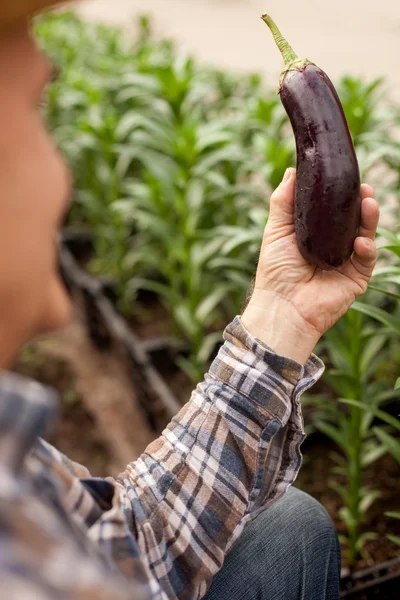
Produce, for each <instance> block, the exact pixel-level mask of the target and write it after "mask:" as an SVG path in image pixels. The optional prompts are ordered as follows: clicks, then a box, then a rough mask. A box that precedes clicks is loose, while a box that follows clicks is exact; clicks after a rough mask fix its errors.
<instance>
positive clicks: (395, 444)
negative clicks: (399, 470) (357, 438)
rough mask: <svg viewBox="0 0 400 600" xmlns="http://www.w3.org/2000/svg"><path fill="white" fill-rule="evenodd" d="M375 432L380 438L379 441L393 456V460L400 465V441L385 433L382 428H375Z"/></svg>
mask: <svg viewBox="0 0 400 600" xmlns="http://www.w3.org/2000/svg"><path fill="white" fill-rule="evenodd" d="M373 431H374V433H375V435H376V436H377V437H378V439H379V440H380V441H381V442H382V444H383V445H384V446H385V447H386V448H387V450H388V451H389V452H390V454H391V455H392V456H393V458H394V459H395V460H397V462H398V463H400V440H398V439H396V438H394V437H393V436H391V435H390V434H388V433H386V431H384V430H383V429H381V428H380V427H374V429H373Z"/></svg>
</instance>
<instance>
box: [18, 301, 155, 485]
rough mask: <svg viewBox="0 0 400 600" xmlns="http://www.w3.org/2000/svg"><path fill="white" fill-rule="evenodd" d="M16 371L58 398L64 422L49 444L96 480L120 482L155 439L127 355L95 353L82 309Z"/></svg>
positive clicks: (27, 353) (28, 352) (30, 351)
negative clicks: (51, 390)
mask: <svg viewBox="0 0 400 600" xmlns="http://www.w3.org/2000/svg"><path fill="white" fill-rule="evenodd" d="M13 370H15V371H17V372H19V373H21V374H23V375H25V376H28V377H32V378H34V379H36V380H38V381H40V382H42V383H44V384H47V385H50V386H52V387H53V388H55V389H56V390H57V391H58V392H59V394H60V413H61V419H60V420H59V422H58V423H57V424H56V426H55V428H54V429H53V431H52V432H51V434H50V435H49V437H48V439H49V441H50V442H51V443H52V444H54V445H55V446H56V447H57V448H58V449H59V450H60V451H61V452H63V453H65V454H67V455H68V456H69V458H71V459H72V460H74V461H76V462H79V463H81V464H84V465H85V466H86V467H87V468H88V469H89V471H90V472H91V473H92V475H94V476H109V475H112V476H116V475H117V474H118V473H119V472H121V471H122V470H123V469H124V468H125V466H126V465H127V464H128V463H129V462H131V461H133V460H135V459H136V458H137V457H138V456H139V455H140V454H141V453H142V451H143V450H144V449H145V447H146V446H147V445H148V444H149V443H150V442H151V441H152V439H153V438H154V434H153V433H152V432H151V431H150V429H149V427H148V426H147V422H146V419H145V416H144V415H143V413H142V411H141V410H140V407H139V405H138V402H137V399H136V396H135V393H134V390H133V387H132V384H131V374H130V372H129V364H128V362H127V360H126V358H125V356H124V354H123V352H122V350H121V349H120V348H118V347H112V348H110V349H109V350H108V351H105V352H101V351H99V350H97V349H96V348H94V347H93V344H92V343H91V341H90V339H89V337H88V334H87V332H86V325H85V322H84V319H83V317H82V314H81V313H80V309H79V307H76V310H75V316H74V320H73V322H72V323H71V325H69V326H68V327H67V328H65V329H64V330H62V331H61V332H59V333H57V334H54V335H51V336H47V337H44V338H42V339H40V340H37V341H35V342H33V343H32V344H30V345H29V346H28V347H27V348H25V349H24V351H23V352H22V353H21V355H20V357H19V359H18V361H17V362H16V364H15V366H14V368H13Z"/></svg>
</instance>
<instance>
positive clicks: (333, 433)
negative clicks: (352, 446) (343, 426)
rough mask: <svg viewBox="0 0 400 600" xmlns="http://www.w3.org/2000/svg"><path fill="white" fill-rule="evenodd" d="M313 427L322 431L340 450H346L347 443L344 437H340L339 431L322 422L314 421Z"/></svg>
mask: <svg viewBox="0 0 400 600" xmlns="http://www.w3.org/2000/svg"><path fill="white" fill-rule="evenodd" d="M315 427H316V428H317V429H319V431H322V433H324V434H325V435H326V436H328V437H329V438H330V439H331V440H332V441H334V442H335V444H337V445H338V446H339V448H341V449H342V450H344V451H346V450H347V441H346V439H345V438H344V436H342V435H341V432H340V430H338V429H336V428H335V427H334V426H333V425H330V424H329V423H326V422H324V421H316V422H315Z"/></svg>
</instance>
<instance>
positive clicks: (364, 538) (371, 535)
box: [355, 531, 378, 552]
mask: <svg viewBox="0 0 400 600" xmlns="http://www.w3.org/2000/svg"><path fill="white" fill-rule="evenodd" d="M377 537H378V535H377V534H376V533H375V532H373V531H367V532H366V533H362V534H361V535H360V536H359V538H358V540H357V542H356V545H355V548H356V550H357V552H360V551H361V550H362V549H363V547H364V545H365V544H366V542H369V541H371V540H376V539H377Z"/></svg>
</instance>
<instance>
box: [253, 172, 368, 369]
mask: <svg viewBox="0 0 400 600" xmlns="http://www.w3.org/2000/svg"><path fill="white" fill-rule="evenodd" d="M295 183H296V171H295V169H288V171H287V172H286V174H285V177H284V180H283V181H282V183H281V185H280V186H279V187H278V188H277V190H275V192H274V193H273V194H272V197H271V203H270V216H269V219H268V224H267V226H266V228H265V232H264V238H263V244H262V249H261V254H260V260H259V264H258V269H257V274H256V280H255V286H254V290H253V293H252V297H251V299H250V301H249V304H248V305H247V307H246V309H245V311H244V313H243V315H242V322H243V325H244V326H245V327H246V329H247V330H248V331H249V332H250V333H252V334H253V335H254V336H255V337H257V338H258V339H260V340H261V341H263V342H264V343H266V344H267V345H268V346H269V347H270V348H272V349H273V350H275V352H277V353H278V354H282V355H284V356H288V357H290V358H293V359H294V360H297V362H300V363H302V364H305V362H306V361H307V359H308V358H309V356H310V354H311V353H312V351H313V349H314V348H315V345H316V344H317V342H318V340H319V339H320V337H321V336H322V335H323V334H324V333H325V331H327V330H328V329H329V328H330V327H332V326H333V325H334V324H335V323H336V321H338V320H339V319H340V317H342V316H343V315H344V314H345V313H346V312H347V310H348V309H349V308H350V306H351V305H352V304H353V302H354V301H355V299H356V298H358V297H359V296H361V295H362V294H363V293H364V292H365V291H366V289H367V286H368V282H369V279H370V277H371V275H372V272H373V269H374V267H375V264H376V259H377V250H376V245H375V242H374V239H375V235H376V229H377V226H378V221H379V205H378V203H377V202H376V200H374V198H373V190H372V188H371V187H370V186H369V185H365V184H364V185H362V186H361V197H362V204H361V222H360V228H359V233H358V237H357V238H356V240H355V242H354V252H353V254H352V255H351V257H350V259H349V260H348V261H346V262H345V263H343V264H342V265H341V266H340V267H339V268H338V269H337V270H330V271H327V270H322V269H320V268H318V267H315V266H313V265H311V264H310V263H309V262H308V261H307V260H306V259H305V258H304V257H303V256H302V254H301V252H300V250H299V247H298V243H297V239H296V232H295V224H294V202H295Z"/></svg>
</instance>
